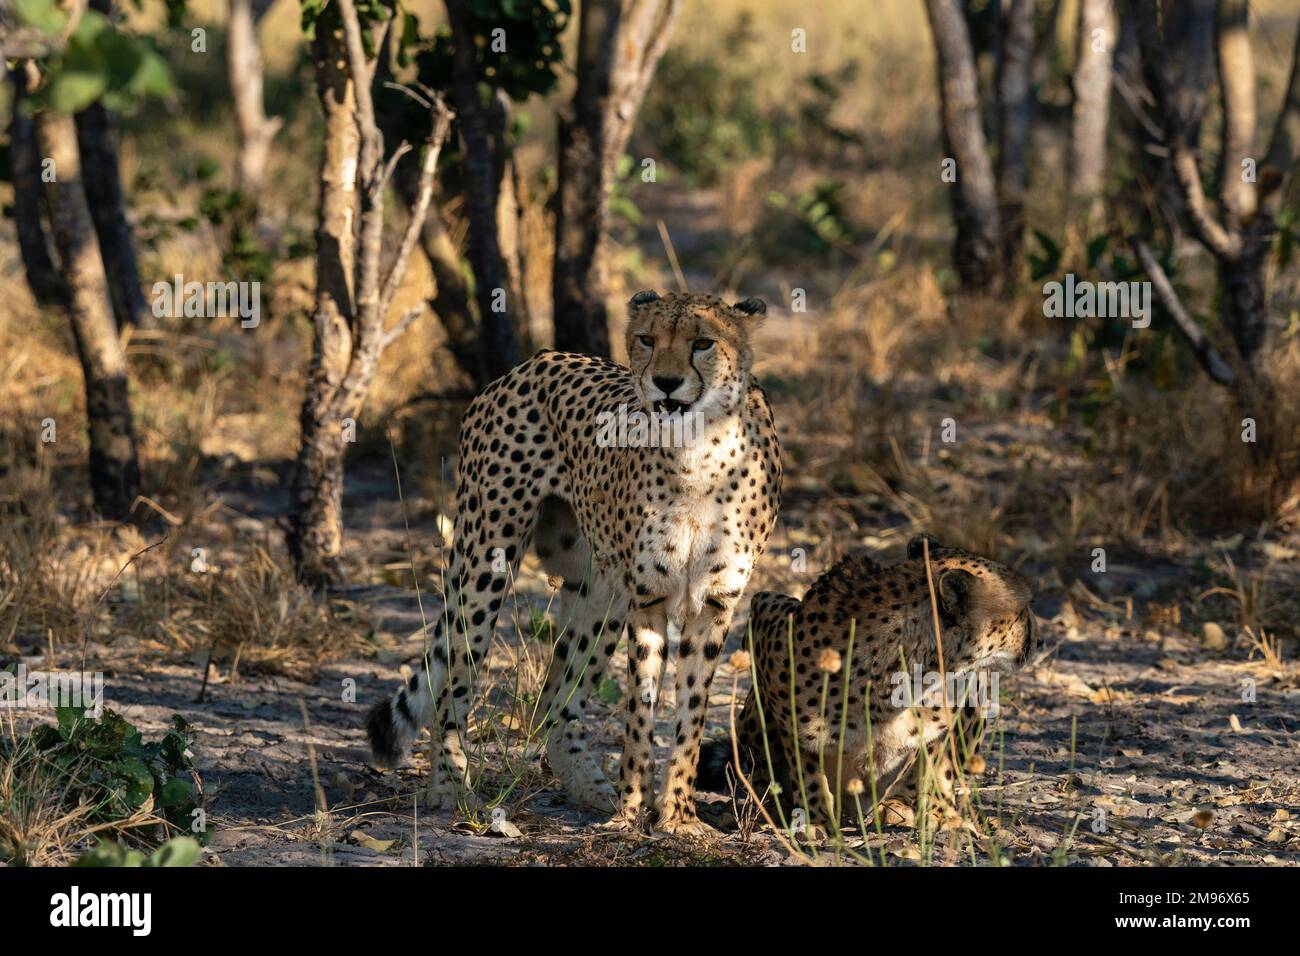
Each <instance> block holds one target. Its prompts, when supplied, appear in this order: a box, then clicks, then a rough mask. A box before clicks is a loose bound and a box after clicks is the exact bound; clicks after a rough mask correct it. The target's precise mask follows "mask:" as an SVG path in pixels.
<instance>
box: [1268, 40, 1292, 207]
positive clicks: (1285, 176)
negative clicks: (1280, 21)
mask: <svg viewBox="0 0 1300 956" xmlns="http://www.w3.org/2000/svg"><path fill="white" fill-rule="evenodd" d="M1297 158H1300V28H1297V29H1296V38H1295V48H1294V50H1293V51H1292V53H1291V78H1290V80H1288V81H1287V85H1286V99H1285V100H1283V102H1282V109H1281V111H1280V112H1279V113H1278V114H1277V123H1276V124H1275V125H1274V126H1273V137H1272V140H1271V141H1270V142H1269V146H1268V154H1267V155H1266V156H1265V157H1264V162H1263V163H1262V164H1261V165H1260V168H1259V170H1258V174H1259V175H1258V179H1259V197H1258V199H1259V204H1260V205H1261V206H1266V208H1267V212H1268V213H1269V215H1270V216H1276V215H1277V212H1278V210H1279V209H1280V208H1281V205H1282V197H1283V196H1284V195H1285V193H1286V185H1287V183H1288V182H1290V179H1291V176H1292V174H1293V173H1294V171H1295V165H1296V160H1297Z"/></svg>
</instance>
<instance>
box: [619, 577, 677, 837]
mask: <svg viewBox="0 0 1300 956" xmlns="http://www.w3.org/2000/svg"><path fill="white" fill-rule="evenodd" d="M628 624H629V625H630V630H631V634H632V639H631V642H630V644H629V645H628V649H627V671H628V685H629V686H628V694H627V730H626V732H625V733H624V735H623V760H622V763H621V764H620V765H619V798H620V801H621V807H620V810H619V813H618V816H617V817H616V818H615V820H616V822H617V823H618V824H619V825H621V826H624V827H637V826H639V825H640V823H641V818H642V815H643V814H644V813H645V812H646V811H647V809H648V808H649V807H651V806H653V805H654V792H655V759H654V756H655V755H654V729H655V704H656V703H657V702H658V699H659V686H660V681H661V680H662V677H663V670H664V653H665V651H666V649H667V648H666V645H667V640H668V639H667V635H668V615H667V613H666V610H665V607H664V602H663V601H659V602H656V603H655V604H653V605H652V606H650V607H644V606H643V607H639V608H636V609H634V610H633V612H632V613H631V614H629V615H628Z"/></svg>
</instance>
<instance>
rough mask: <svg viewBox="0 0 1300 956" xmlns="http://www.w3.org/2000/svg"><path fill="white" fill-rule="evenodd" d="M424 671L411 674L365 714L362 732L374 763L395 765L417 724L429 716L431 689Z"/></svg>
mask: <svg viewBox="0 0 1300 956" xmlns="http://www.w3.org/2000/svg"><path fill="white" fill-rule="evenodd" d="M426 673H427V672H426V671H424V670H423V669H421V670H420V672H419V673H417V674H415V675H413V676H412V677H411V679H410V681H409V682H408V683H407V684H405V685H404V686H403V687H402V688H401V690H399V691H398V692H397V693H396V694H394V695H393V696H392V697H389V698H387V699H385V700H381V701H380V702H379V703H377V704H375V706H374V707H372V708H371V709H370V713H368V714H367V715H366V735H367V736H368V737H369V738H370V751H371V753H372V754H373V755H374V759H375V763H376V764H378V765H379V766H381V767H393V766H396V765H397V763H398V761H400V760H401V759H402V755H403V754H405V753H406V751H407V750H408V749H410V746H411V744H412V743H413V742H414V741H415V737H416V734H418V733H419V732H420V728H421V727H423V726H425V725H426V724H428V723H430V721H432V719H433V693H432V690H434V688H431V687H430V686H429V682H428V678H427V677H426Z"/></svg>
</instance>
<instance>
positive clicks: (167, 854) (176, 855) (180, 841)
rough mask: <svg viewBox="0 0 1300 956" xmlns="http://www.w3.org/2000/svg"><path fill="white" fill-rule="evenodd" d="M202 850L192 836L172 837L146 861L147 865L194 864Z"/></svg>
mask: <svg viewBox="0 0 1300 956" xmlns="http://www.w3.org/2000/svg"><path fill="white" fill-rule="evenodd" d="M201 852H202V850H201V849H200V848H199V845H198V843H197V842H196V841H195V840H194V839H193V838H191V837H186V836H178V837H172V838H171V839H170V840H168V841H167V842H166V843H164V844H163V845H162V846H160V847H159V848H158V849H156V850H154V851H153V854H152V855H151V856H150V857H149V859H148V860H146V861H145V864H144V865H145V866H193V865H194V863H195V861H197V860H198V858H199V854H200V853H201Z"/></svg>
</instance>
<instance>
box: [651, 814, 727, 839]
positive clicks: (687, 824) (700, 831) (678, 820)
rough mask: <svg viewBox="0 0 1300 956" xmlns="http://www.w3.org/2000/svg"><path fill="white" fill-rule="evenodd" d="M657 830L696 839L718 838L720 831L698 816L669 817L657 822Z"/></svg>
mask: <svg viewBox="0 0 1300 956" xmlns="http://www.w3.org/2000/svg"><path fill="white" fill-rule="evenodd" d="M655 829H656V830H662V831H663V832H664V833H671V834H673V835H674V836H680V837H690V838H691V839H696V840H708V839H716V838H717V837H718V836H719V834H718V831H717V830H715V829H714V828H713V827H711V826H709V824H707V823H705V822H704V821H703V820H701V819H699V818H697V817H667V818H664V819H662V820H660V821H659V822H658V823H656V824H655Z"/></svg>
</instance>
